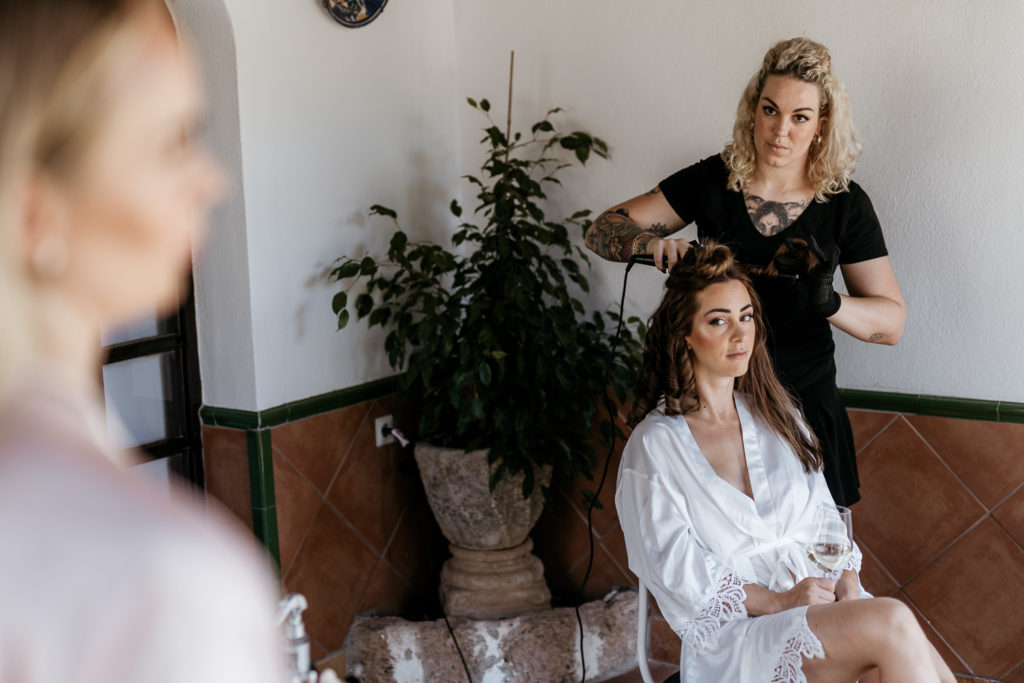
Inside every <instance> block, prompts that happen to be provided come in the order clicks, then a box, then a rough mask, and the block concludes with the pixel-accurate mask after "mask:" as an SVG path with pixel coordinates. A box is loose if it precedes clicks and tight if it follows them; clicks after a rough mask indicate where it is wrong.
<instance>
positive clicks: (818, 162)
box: [722, 38, 861, 202]
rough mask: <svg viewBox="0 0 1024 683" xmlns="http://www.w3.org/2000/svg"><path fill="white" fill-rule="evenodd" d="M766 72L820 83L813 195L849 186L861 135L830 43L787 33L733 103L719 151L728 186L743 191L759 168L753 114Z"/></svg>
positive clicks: (810, 160)
mask: <svg viewBox="0 0 1024 683" xmlns="http://www.w3.org/2000/svg"><path fill="white" fill-rule="evenodd" d="M769 76H790V77H793V78H797V79H799V80H801V81H804V82H805V83H814V84H816V85H817V86H818V90H819V92H820V94H821V97H820V104H819V108H818V115H819V117H820V118H821V130H820V136H821V142H818V141H817V140H815V141H814V142H813V143H811V149H810V151H809V152H808V156H807V178H808V180H809V181H810V182H811V186H812V187H813V188H814V198H815V200H817V201H819V202H825V201H828V195H830V194H838V193H840V192H845V191H847V190H848V189H849V187H850V176H852V175H853V171H854V169H856V168H857V157H858V156H860V152H861V144H860V140H858V139H857V135H856V134H855V133H854V132H853V121H852V120H851V118H850V102H849V98H848V97H847V95H846V89H845V88H844V87H843V84H842V83H841V82H840V81H839V79H838V78H836V77H835V76H833V75H832V57H831V56H830V55H829V53H828V48H826V47H825V46H824V45H822V44H821V43H816V42H814V41H813V40H810V39H808V38H791V39H789V40H784V41H782V42H779V43H776V44H775V45H773V46H772V48H771V49H770V50H768V52H767V53H766V54H765V56H764V60H763V61H762V62H761V68H760V70H759V71H758V72H757V73H756V74H754V76H753V77H752V78H751V79H750V82H749V83H747V87H746V88H745V89H744V90H743V95H742V96H741V97H740V103H739V106H738V107H737V108H736V123H735V124H734V125H733V129H732V140H730V141H729V142H728V143H727V144H726V145H725V149H724V150H723V151H722V158H723V159H724V160H725V164H726V166H728V168H729V184H728V187H729V188H730V189H733V190H737V191H742V190H743V188H745V187H746V186H747V185H748V184H749V183H750V179H751V178H752V177H753V175H754V170H755V169H756V168H757V152H756V151H755V149H754V116H755V114H756V111H757V103H758V101H759V100H760V99H761V91H762V90H763V88H764V83H765V80H767V78H768V77H769Z"/></svg>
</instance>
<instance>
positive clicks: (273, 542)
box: [245, 429, 281, 571]
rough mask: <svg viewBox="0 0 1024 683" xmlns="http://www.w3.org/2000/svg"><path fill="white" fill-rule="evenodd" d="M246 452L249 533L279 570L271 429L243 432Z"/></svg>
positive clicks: (279, 555) (279, 559)
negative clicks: (250, 524)
mask: <svg viewBox="0 0 1024 683" xmlns="http://www.w3.org/2000/svg"><path fill="white" fill-rule="evenodd" d="M245 445H246V448H247V450H248V452H249V492H250V494H251V496H252V530H253V533H254V534H255V535H256V538H258V539H259V540H260V541H261V542H262V543H263V545H264V546H265V547H266V549H267V552H268V553H270V556H271V557H272V558H273V560H274V566H275V567H277V568H278V571H280V568H281V548H280V544H279V542H278V537H277V505H276V500H275V496H274V459H273V451H272V449H271V445H270V430H269V429H255V430H250V431H248V432H246V434H245Z"/></svg>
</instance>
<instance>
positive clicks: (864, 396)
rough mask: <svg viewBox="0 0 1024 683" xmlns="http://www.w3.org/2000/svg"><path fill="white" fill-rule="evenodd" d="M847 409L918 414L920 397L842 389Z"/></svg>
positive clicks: (888, 392)
mask: <svg viewBox="0 0 1024 683" xmlns="http://www.w3.org/2000/svg"><path fill="white" fill-rule="evenodd" d="M839 392H840V393H841V394H842V396H843V402H844V403H845V404H846V407H847V408H862V409H864V410H884V411H887V412H893V413H916V412H918V408H919V400H920V397H919V396H918V395H917V394H898V393H896V392H892V391H864V390H862V389H840V390H839Z"/></svg>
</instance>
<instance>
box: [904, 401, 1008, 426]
mask: <svg viewBox="0 0 1024 683" xmlns="http://www.w3.org/2000/svg"><path fill="white" fill-rule="evenodd" d="M918 412H919V413H920V414H922V415H935V416H937V417H955V418H960V419H964V420H991V421H992V422H995V421H998V420H999V401H985V400H981V399H974V398H954V397H951V396H922V397H921V402H920V408H919V410H918Z"/></svg>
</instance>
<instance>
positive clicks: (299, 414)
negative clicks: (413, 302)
mask: <svg viewBox="0 0 1024 683" xmlns="http://www.w3.org/2000/svg"><path fill="white" fill-rule="evenodd" d="M396 380H397V378H396V377H385V378H383V379H378V380H374V381H372V382H367V383H365V384H359V385H357V386H354V387H349V388H347V389H339V390H338V391H331V392H328V393H326V394H320V395H319V396H311V397H310V398H303V399H300V400H298V401H292V402H291V403H285V404H283V405H279V406H276V407H274V408H267V409H266V410H237V409H235V408H218V407H217V406H203V407H202V408H201V409H200V411H199V417H200V419H201V420H202V422H203V424H204V425H209V426H213V427H230V428H232V429H262V428H266V427H277V426H279V425H283V424H285V423H287V422H295V421H296V420H302V419H304V418H307V417H312V416H314V415H319V414H320V413H326V412H329V411H332V410H337V409H339V408H345V407H347V406H350V405H355V404H356V403H363V402H364V401H370V400H373V399H375V398H381V397H383V396H387V395H389V394H393V393H395V386H396ZM1022 407H1024V406H1022Z"/></svg>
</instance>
